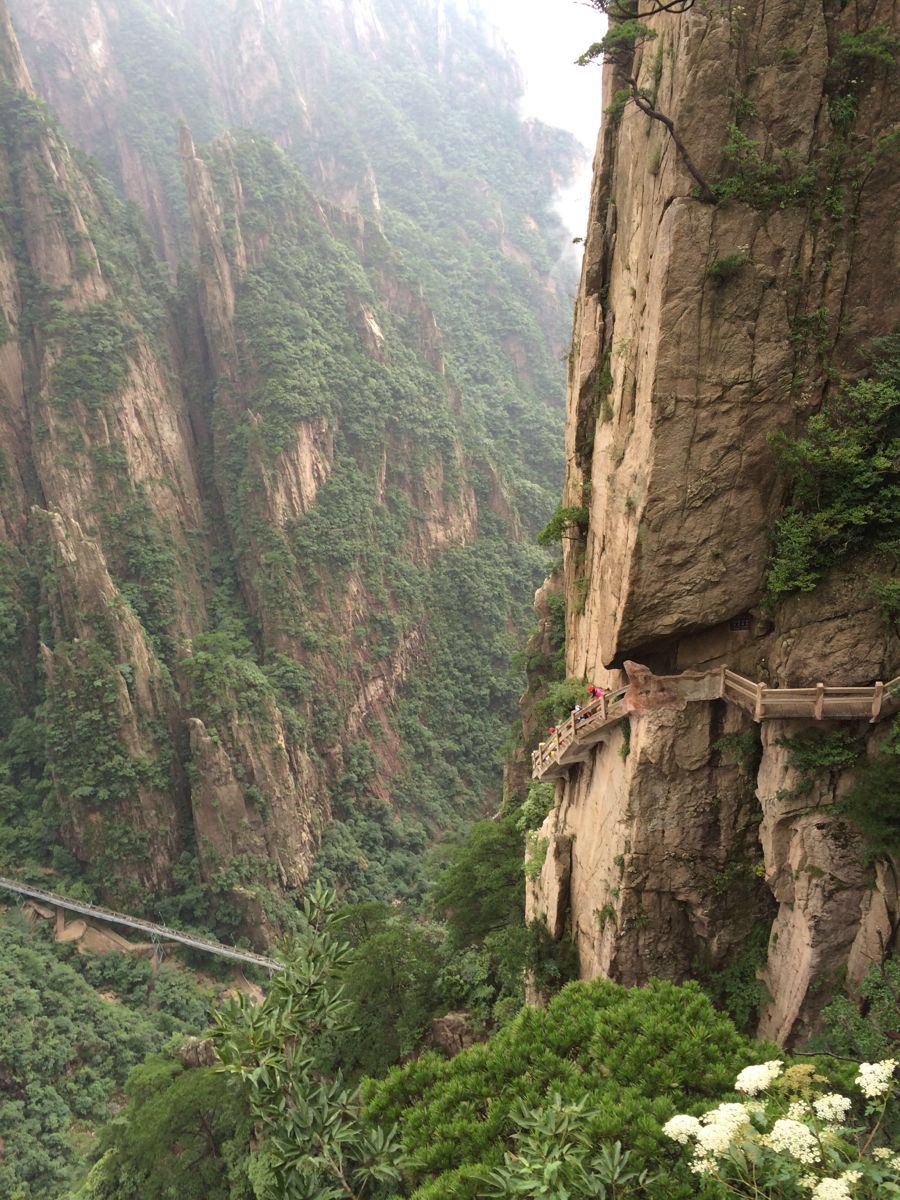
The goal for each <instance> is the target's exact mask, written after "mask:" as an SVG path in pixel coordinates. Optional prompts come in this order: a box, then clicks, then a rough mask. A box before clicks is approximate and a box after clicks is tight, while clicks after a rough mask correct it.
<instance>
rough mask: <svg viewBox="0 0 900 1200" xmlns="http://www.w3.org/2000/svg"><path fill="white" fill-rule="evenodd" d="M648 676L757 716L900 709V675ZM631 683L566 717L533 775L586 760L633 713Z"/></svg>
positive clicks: (874, 714) (826, 717) (562, 770)
mask: <svg viewBox="0 0 900 1200" xmlns="http://www.w3.org/2000/svg"><path fill="white" fill-rule="evenodd" d="M649 678H650V679H651V680H652V681H653V683H654V684H656V685H658V686H659V689H660V690H662V691H669V692H671V693H673V695H674V698H675V699H676V700H678V699H685V700H688V701H690V700H713V699H721V700H725V701H727V702H728V703H729V704H735V705H737V706H738V707H739V708H743V709H744V710H745V711H746V712H749V713H750V714H751V715H752V716H753V719H754V720H755V721H770V720H784V719H785V718H797V717H806V718H809V719H813V720H816V721H834V720H838V721H859V720H868V721H870V722H874V721H878V720H879V719H880V718H881V717H886V716H888V715H889V714H891V713H894V712H897V711H898V709H900V677H898V678H897V679H892V680H891V681H890V682H888V683H882V682H881V681H879V682H877V683H873V684H871V685H869V686H868V687H826V685H825V684H824V683H817V684H816V685H815V687H807V688H774V687H768V686H767V685H766V684H764V683H755V682H754V681H753V680H752V679H746V678H744V676H743V675H738V674H737V673H736V672H734V671H730V670H729V669H728V668H727V667H718V668H717V669H715V670H714V671H706V672H685V674H684V675H660V676H649ZM686 685H688V686H686ZM630 686H631V685H630V684H629V687H630ZM629 687H624V688H619V689H618V690H617V691H614V692H606V693H605V694H604V695H603V696H601V697H600V698H599V699H598V700H592V701H591V702H590V703H589V704H586V705H585V706H584V707H583V708H582V709H581V711H580V712H578V713H574V712H573V713H572V714H571V716H569V717H568V718H567V719H566V720H565V721H563V722H562V724H560V725H559V726H558V727H557V730H556V733H555V734H554V735H553V736H552V737H550V738H548V740H547V741H546V742H542V743H541V745H540V746H539V747H538V749H537V750H535V751H534V753H533V754H532V756H531V765H532V776H533V778H535V779H553V778H557V777H559V776H561V775H565V774H566V773H567V772H568V770H569V768H570V767H572V766H574V765H575V764H576V763H580V762H586V761H587V760H588V759H589V758H590V757H591V753H592V752H593V748H594V746H596V745H597V743H598V742H602V741H604V740H605V739H606V738H607V737H608V736H609V733H610V732H611V730H612V728H613V727H614V726H615V725H617V724H618V723H619V721H621V720H622V718H623V717H624V716H627V715H628V711H630V710H626V708H625V706H624V698H625V693H626V692H627V691H628V690H629Z"/></svg>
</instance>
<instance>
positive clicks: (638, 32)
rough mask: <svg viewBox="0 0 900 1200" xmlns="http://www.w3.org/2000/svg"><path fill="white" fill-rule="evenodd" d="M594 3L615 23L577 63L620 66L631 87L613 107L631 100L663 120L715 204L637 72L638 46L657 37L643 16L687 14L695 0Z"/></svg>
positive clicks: (702, 190)
mask: <svg viewBox="0 0 900 1200" xmlns="http://www.w3.org/2000/svg"><path fill="white" fill-rule="evenodd" d="M591 5H592V7H594V8H596V9H598V10H599V11H600V12H603V13H606V14H607V16H609V17H610V20H611V24H610V27H609V29H608V31H607V33H606V34H605V36H604V37H603V38H602V39H601V40H600V41H599V42H594V44H593V45H592V46H589V47H588V49H587V50H585V52H584V54H582V55H581V56H580V57H579V58H578V59H576V62H577V63H578V65H579V66H581V67H584V66H587V65H588V64H589V63H592V62H596V61H597V60H598V59H600V60H601V61H602V62H604V63H606V64H607V65H608V66H611V67H615V68H617V69H618V71H619V72H621V74H622V75H624V77H625V83H626V85H627V86H626V87H625V88H624V89H622V90H621V91H619V92H617V93H616V100H615V102H614V105H613V110H614V111H616V112H621V110H622V108H623V107H624V106H625V104H627V103H628V101H629V100H631V101H632V102H633V103H634V104H635V105H636V106H637V107H638V108H639V109H640V110H641V112H642V113H644V114H646V116H648V117H649V118H650V119H651V120H652V121H659V123H660V124H661V125H664V126H665V128H666V129H667V130H668V131H669V136H670V137H671V139H672V141H673V142H674V143H675V149H676V150H677V151H678V156H679V158H680V159H681V161H682V162H683V163H684V165H685V167H686V168H687V170H688V171H689V173H690V175H691V177H692V178H693V180H694V182H695V183H696V184H697V191H698V194H699V196H700V199H701V200H705V201H706V203H707V204H715V203H716V195H715V193H714V192H713V190H712V188H711V187H710V186H709V184H708V183H707V182H706V179H705V178H704V177H703V175H701V173H700V171H699V169H698V168H697V165H696V163H695V162H694V160H693V159H692V158H691V156H690V154H689V153H688V151H687V147H686V146H685V144H684V142H683V141H682V140H681V138H680V137H679V136H678V132H677V130H676V129H675V124H674V122H673V121H672V118H671V117H668V116H667V115H666V114H665V113H664V112H660V110H659V109H658V108H657V107H656V97H655V94H654V93H653V92H650V91H647V89H646V88H642V87H640V86H639V85H638V81H637V76H636V75H635V74H634V55H635V51H636V50H637V48H638V46H639V45H641V44H642V43H643V42H649V41H652V40H653V39H654V38H655V37H656V36H657V34H656V31H655V30H653V29H651V28H650V27H649V25H644V24H643V23H642V22H641V21H640V20H639V18H640V17H651V16H655V15H656V14H657V13H663V12H672V13H683V12H686V11H687V10H688V9H689V8H690V7H691V6H692V5H693V0H669V2H668V3H665V2H664V0H652V2H651V4H650V6H649V7H648V8H647V9H646V10H640V9H639V6H638V5H632V4H625V3H622V2H621V0H591Z"/></svg>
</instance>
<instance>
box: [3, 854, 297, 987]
mask: <svg viewBox="0 0 900 1200" xmlns="http://www.w3.org/2000/svg"><path fill="white" fill-rule="evenodd" d="M0 888H3V889H4V890H6V891H8V892H16V893H17V894H18V895H20V896H25V897H26V898H27V899H29V900H37V901H39V902H40V903H41V904H47V905H50V906H51V907H53V908H63V909H66V910H67V911H69V912H76V913H78V914H79V915H81V916H83V917H88V918H89V919H90V920H91V921H102V922H105V923H106V924H108V925H122V926H124V927H125V928H126V929H137V930H138V931H139V932H141V933H144V934H147V936H148V937H150V938H151V940H153V941H158V942H179V943H180V944H181V945H182V946H190V948H191V949H192V950H202V951H203V952H204V953H206V954H215V955H218V957H219V958H232V959H235V960H236V961H237V962H243V963H251V964H252V965H253V966H254V967H263V968H264V969H265V970H267V971H281V970H283V969H284V964H283V963H280V962H279V961H278V960H277V959H275V958H267V957H266V956H265V955H264V954H254V953H253V951H252V950H239V949H238V948H237V947H236V946H226V945H224V944H223V943H222V942H214V941H212V940H211V939H210V938H202V937H200V936H198V935H197V934H193V933H183V932H182V931H181V930H180V929H169V928H168V926H166V925H155V924H154V923H153V922H152V921H142V920H141V919H140V917H129V916H126V914H124V913H118V912H113V911H112V910H111V909H108V908H100V907H99V906H98V905H96V904H88V903H86V902H85V901H83V900H72V899H71V898H70V897H68V896H58V895H56V893H55V892H43V891H41V890H40V889H39V888H33V887H29V886H28V885H27V884H24V883H18V882H17V881H16V880H14V879H4V878H2V877H0Z"/></svg>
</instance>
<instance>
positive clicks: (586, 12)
mask: <svg viewBox="0 0 900 1200" xmlns="http://www.w3.org/2000/svg"><path fill="white" fill-rule="evenodd" d="M469 2H470V4H473V0H469ZM473 6H477V7H480V8H481V9H482V10H483V11H484V12H485V13H486V14H487V15H488V16H489V18H490V19H491V21H492V22H493V24H494V25H495V26H496V27H497V28H498V29H499V30H500V32H501V34H502V36H503V40H504V41H506V42H507V44H508V45H509V46H510V47H511V48H512V49H513V51H514V52H515V55H516V57H517V58H518V60H519V63H520V64H521V67H522V70H523V73H524V75H525V84H526V92H525V100H524V105H523V115H525V116H529V117H539V118H540V119H541V120H542V121H545V122H546V123H547V124H548V125H559V126H561V127H562V128H563V129H569V130H571V132H572V133H574V134H575V136H576V137H577V138H578V139H579V141H581V142H582V143H583V144H584V146H585V148H586V150H587V151H588V166H587V167H586V169H585V171H584V172H583V173H582V176H581V177H580V179H579V180H578V181H577V183H576V184H575V186H574V187H573V188H572V189H570V190H569V192H568V193H567V194H565V195H563V196H562V197H560V205H559V207H560V211H561V212H562V215H563V217H564V219H565V221H566V223H567V224H568V225H569V227H570V228H571V229H572V232H573V234H574V233H578V234H581V233H583V232H584V224H585V218H586V215H587V197H588V194H589V191H590V171H589V165H590V159H591V157H592V156H593V153H594V145H595V143H596V140H597V131H598V129H599V127H600V116H601V111H602V102H601V98H600V68H599V67H597V66H592V67H576V66H575V65H574V63H575V59H576V58H577V57H578V55H579V54H581V53H582V51H584V50H586V49H587V47H588V46H589V45H590V44H591V43H592V42H596V41H599V40H600V38H601V37H602V36H603V32H604V28H605V19H604V18H603V17H602V16H601V15H600V13H598V12H597V11H596V9H593V8H590V7H589V6H588V5H587V4H586V3H584V2H583V0H474V4H473Z"/></svg>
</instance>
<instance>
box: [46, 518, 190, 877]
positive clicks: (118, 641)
mask: <svg viewBox="0 0 900 1200" xmlns="http://www.w3.org/2000/svg"><path fill="white" fill-rule="evenodd" d="M35 520H36V521H37V522H39V524H40V525H41V528H42V531H43V536H44V538H45V540H46V546H47V553H48V555H49V559H50V562H51V563H52V565H53V570H52V572H51V573H50V574H49V579H50V580H51V581H52V587H51V588H50V589H49V593H48V596H47V603H48V607H49V611H50V619H51V622H52V626H53V632H54V639H53V644H52V646H50V647H48V646H44V647H43V667H44V673H45V678H46V686H47V693H48V700H49V702H50V703H51V705H52V704H54V702H55V699H56V696H57V693H58V692H59V693H60V703H61V704H65V703H66V700H65V697H66V696H68V690H69V688H70V687H71V674H72V672H73V671H77V670H78V669H79V668H80V667H81V665H82V664H83V663H85V662H88V661H90V660H89V659H87V658H86V656H88V655H90V654H91V652H92V648H93V647H94V646H95V645H96V643H97V642H98V641H100V643H101V644H102V645H103V646H104V647H105V649H106V650H107V651H108V652H109V653H110V655H111V657H112V662H113V664H127V667H128V675H129V678H128V681H127V682H126V679H125V676H124V675H123V674H122V672H121V670H120V669H119V668H118V666H112V667H110V668H109V671H108V673H107V674H106V675H104V676H103V677H102V678H101V679H98V680H97V683H96V684H95V686H101V685H106V686H109V687H110V688H112V689H113V692H114V694H115V697H116V702H115V707H116V711H117V715H118V737H119V740H120V745H121V752H122V753H123V754H124V755H125V756H127V757H128V758H130V759H131V760H132V761H133V762H134V763H135V764H137V763H145V764H154V765H155V772H154V774H155V775H157V776H159V777H162V778H164V780H165V782H162V781H160V782H151V781H150V779H151V776H150V775H149V773H147V772H143V773H139V772H137V771H136V772H135V781H134V783H133V784H132V786H131V788H130V791H129V795H128V797H127V798H126V799H121V800H118V801H117V802H112V801H109V800H106V801H105V802H101V800H100V798H99V797H96V796H93V795H89V796H86V797H85V796H82V795H80V794H79V792H80V789H76V790H75V792H70V791H68V790H66V789H65V788H64V787H63V785H62V784H61V782H60V774H61V768H64V767H65V765H66V764H65V763H64V762H62V761H60V760H57V759H55V758H54V754H53V752H52V748H51V754H50V767H51V772H52V773H53V777H54V778H55V780H56V786H57V792H58V799H59V802H60V804H61V807H62V809H63V813H62V832H63V837H64V840H65V842H66V845H67V846H68V848H69V849H70V850H71V851H72V853H73V854H74V855H75V856H76V857H77V858H78V859H80V860H81V861H82V862H84V863H96V862H98V861H99V862H102V861H104V860H105V857H106V855H107V853H108V846H107V845H106V838H107V833H108V829H107V822H113V823H114V824H117V825H118V826H119V827H126V828H127V829H128V830H129V831H130V833H131V834H133V835H136V836H137V835H140V836H141V837H142V838H143V839H144V849H143V851H142V852H141V853H140V854H139V855H137V854H135V855H132V856H131V858H130V861H129V859H128V858H127V857H124V858H122V859H120V861H119V862H117V868H118V869H119V870H122V871H125V872H126V873H128V874H130V875H131V876H132V877H134V878H135V879H137V880H139V881H140V882H141V883H142V884H143V885H144V886H146V887H149V888H154V889H156V890H159V891H165V890H166V888H167V886H168V885H169V882H170V879H171V868H172V865H173V863H174V861H175V859H176V857H177V855H178V854H179V853H180V850H181V836H180V819H179V814H180V809H181V806H182V804H183V803H184V794H185V781H184V778H183V776H182V774H181V770H180V767H179V765H178V763H177V761H175V760H174V758H173V756H172V755H171V753H170V743H171V742H172V741H175V740H176V738H177V732H176V721H177V718H176V702H175V693H174V690H173V688H172V683H171V679H170V677H169V676H168V674H167V672H166V671H165V669H164V668H163V667H162V665H161V663H160V662H159V660H158V658H157V656H156V654H155V652H154V651H153V649H152V648H151V647H150V645H149V644H148V642H147V639H146V637H145V635H144V630H143V628H142V627H141V624H140V622H139V621H138V619H137V617H136V616H135V615H134V613H133V612H132V610H131V608H130V607H129V606H128V604H127V603H126V602H125V600H124V598H123V597H122V595H121V594H120V592H119V591H118V589H117V588H116V586H115V584H114V583H113V581H112V579H111V578H110V575H109V572H108V570H107V566H106V562H105V560H104V557H103V553H102V550H101V548H100V546H99V544H98V543H97V542H96V541H94V540H93V539H91V538H87V537H86V536H85V535H84V532H83V531H82V529H81V527H80V526H79V525H78V523H77V522H76V521H74V520H72V519H71V518H66V517H63V516H62V515H61V514H59V513H42V512H40V511H39V510H36V512H35ZM91 669H92V670H94V669H95V668H94V667H91Z"/></svg>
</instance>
